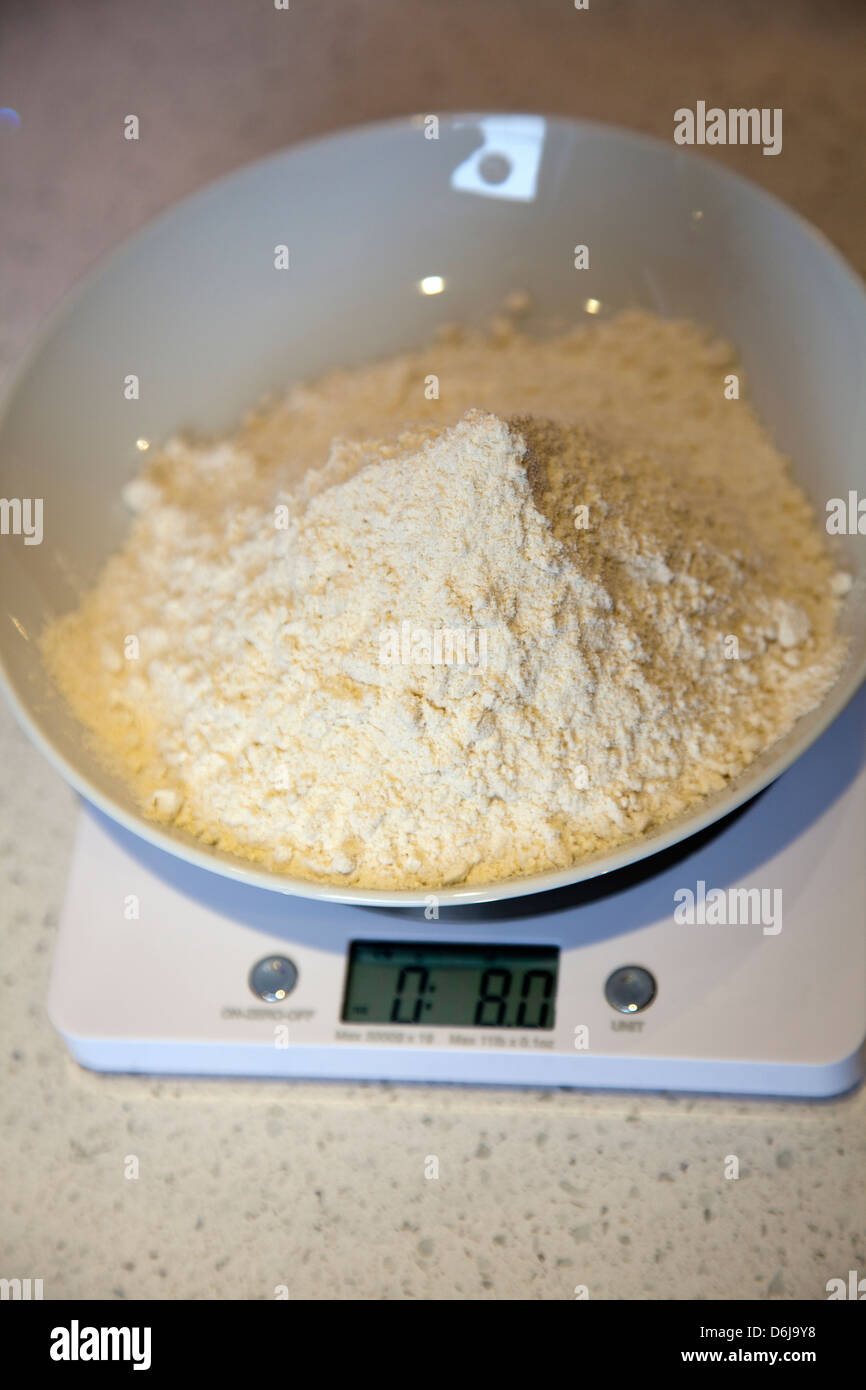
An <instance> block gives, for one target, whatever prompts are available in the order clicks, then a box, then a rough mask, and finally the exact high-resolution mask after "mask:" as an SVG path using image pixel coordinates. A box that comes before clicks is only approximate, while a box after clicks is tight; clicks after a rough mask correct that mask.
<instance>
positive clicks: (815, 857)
mask: <svg viewBox="0 0 866 1390" xmlns="http://www.w3.org/2000/svg"><path fill="white" fill-rule="evenodd" d="M864 846H866V688H864V689H863V690H861V691H860V693H859V694H858V696H857V697H856V698H855V699H854V700H853V701H852V703H851V704H850V705H849V706H848V708H847V709H846V710H845V711H844V712H843V714H842V715H841V716H840V717H839V718H838V719H837V720H836V722H835V723H834V724H833V725H832V727H831V728H830V729H829V730H828V731H827V732H826V733H825V734H824V735H823V737H822V738H821V739H820V740H819V741H818V742H817V743H816V744H814V745H813V747H812V748H811V749H810V750H809V751H808V752H807V753H806V754H805V755H804V756H803V757H802V758H800V759H799V760H798V761H797V762H796V763H795V764H794V766H793V767H792V768H790V769H789V770H788V771H787V772H786V773H785V774H784V775H783V776H782V777H781V778H780V779H779V780H778V781H777V782H775V783H774V784H773V785H772V786H771V787H770V788H769V789H768V790H767V791H765V792H764V793H763V794H762V795H760V796H758V797H757V798H755V799H754V800H753V801H751V802H750V803H749V804H748V805H747V806H746V807H745V808H742V809H741V810H740V811H738V812H735V813H734V814H733V815H732V816H729V817H727V819H726V820H725V821H724V822H720V823H719V824H718V825H716V826H714V827H711V829H710V830H708V831H705V832H702V833H701V835H699V836H695V837H693V838H692V839H690V840H688V841H686V842H684V843H683V844H681V845H678V846H676V847H674V848H673V849H672V850H668V851H665V852H664V853H662V854H660V855H656V856H653V858H651V859H649V860H645V861H643V862H642V863H639V864H637V865H633V866H630V867H629V868H627V869H625V870H621V871H617V872H616V873H611V874H608V875H606V876H605V877H603V878H599V879H595V880H590V881H589V882H587V883H583V884H577V885H574V886H573V887H571V888H568V889H563V890H558V891H556V892H552V893H546V894H538V895H535V896H532V897H528V898H527V897H524V898H516V899H512V900H510V901H506V902H500V903H493V904H490V905H487V906H474V907H462V908H449V909H444V908H443V909H442V910H441V912H440V915H439V916H438V918H437V917H435V916H433V915H425V909H424V908H417V909H415V908H400V909H393V908H392V909H386V908H369V907H358V906H345V905H339V904H334V903H329V902H323V901H316V900H311V899H305V898H298V897H290V896H287V895H284V894H281V893H275V892H269V891H268V890H266V889H260V888H251V887H248V886H246V885H244V884H242V883H239V882H236V881H234V880H232V879H227V878H223V877H221V876H219V875H217V874H214V873H211V872H208V871H206V870H202V869H198V868H195V867H193V866H191V865H189V864H186V863H184V862H183V861H181V860H179V859H176V858H174V857H173V856H171V855H167V854H165V853H164V852H162V851H160V850H157V849H155V848H153V847H152V846H151V845H149V844H148V843H146V842H145V841H143V840H140V839H138V838H137V837H136V836H134V835H132V834H130V833H129V832H127V831H125V830H123V829H122V828H120V827H119V826H117V825H115V824H114V823H113V822H111V821H109V820H108V819H106V818H105V817H104V816H102V815H101V814H100V813H98V812H96V811H94V810H92V809H91V808H89V807H86V808H84V809H83V810H82V814H81V819H80V825H79V832H78V841H77V846H76V851H75V857H74V862H73V866H72V871H71V876H70V880H69V885H68V890H67V895H66V901H65V904H64V908H63V913H62V918H61V924H60V934H59V942H58V946H57V951H56V955H55V959H54V968H53V974H52V980H51V986H50V994H49V1001H48V1008H49V1013H50V1016H51V1019H52V1021H53V1023H54V1025H55V1027H56V1028H57V1029H58V1031H59V1032H60V1033H61V1035H62V1036H63V1038H64V1039H65V1041H66V1043H67V1046H68V1047H69V1050H70V1051H71V1053H72V1055H73V1056H74V1057H75V1058H76V1059H77V1060H78V1061H79V1062H80V1063H82V1064H83V1065H84V1066H86V1067H92V1068H95V1069H97V1070H100V1071H122V1072H149V1073H154V1072H158V1073H170V1074H180V1073H193V1074H218V1075H233V1076H270V1077H285V1078H292V1077H298V1078H301V1077H306V1078H317V1077H318V1078H332V1079H343V1080H347V1079H353V1080H354V1079H357V1080H391V1081H446V1082H472V1083H493V1084H514V1085H531V1086H539V1085H546V1086H547V1085H549V1086H578V1087H581V1086H583V1087H585V1086H593V1087H626V1088H642V1089H674V1090H690V1091H725V1092H751V1093H758V1094H769V1095H790V1096H827V1095H834V1094H837V1093H838V1092H840V1091H844V1090H846V1089H848V1088H849V1087H851V1086H853V1085H855V1084H856V1083H857V1082H858V1081H859V1080H860V1079H861V1078H862V1075H863V1069H864V1037H866V908H864V902H866V853H864ZM719 890H720V891H719ZM741 890H744V891H741ZM427 911H428V913H429V912H431V909H429V908H428V909H427ZM689 916H690V917H691V920H684V919H685V918H686V917H689ZM719 919H721V920H719Z"/></svg>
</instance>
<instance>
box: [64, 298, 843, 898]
mask: <svg viewBox="0 0 866 1390" xmlns="http://www.w3.org/2000/svg"><path fill="white" fill-rule="evenodd" d="M658 325H659V321H657V320H652V319H648V318H646V317H645V316H628V317H627V318H626V319H625V321H623V320H620V321H619V323H618V324H612V325H605V326H603V329H602V331H601V332H598V331H596V333H595V335H594V338H595V352H594V351H593V338H592V336H590V339H589V342H587V341H586V338H585V337H583V338H582V337H581V336H580V335H569V336H567V337H566V338H565V339H562V340H559V341H554V342H553V343H552V344H546V345H544V348H543V351H542V349H541V348H538V349H536V348H535V347H534V346H532V345H530V344H528V343H527V342H526V341H525V340H523V339H521V338H520V337H519V335H509V334H503V333H502V332H500V339H499V341H498V343H490V342H482V341H481V340H466V339H465V338H462V337H460V336H459V335H455V336H454V337H453V339H452V340H451V341H450V342H446V343H443V344H441V345H440V347H439V348H438V350H437V351H436V352H435V353H434V354H433V356H434V358H435V365H436V366H438V367H439V375H440V380H442V379H443V377H444V380H445V381H446V382H447V381H449V380H450V379H452V373H453V381H454V382H455V386H454V389H453V390H452V391H451V393H450V400H449V402H448V405H447V407H444V408H443V407H439V406H438V404H436V405H433V406H432V407H431V406H427V405H425V406H422V405H421V404H420V402H421V399H422V393H418V398H417V399H416V400H413V401H409V400H407V395H408V394H409V393H410V391H411V385H412V382H413V381H415V380H417V379H418V374H419V372H420V373H421V376H422V378H424V379H426V376H425V373H424V371H423V369H424V367H425V366H426V367H428V368H429V367H430V365H431V362H430V358H429V357H428V359H427V360H426V361H425V360H424V358H423V355H421V354H418V355H416V357H415V358H414V359H413V358H403V359H400V360H399V361H397V362H395V363H391V364H379V365H377V366H376V367H373V368H366V369H359V370H358V371H357V372H355V373H343V374H334V376H332V377H331V378H330V379H326V380H325V382H324V383H320V384H318V385H316V384H314V385H313V386H312V387H308V388H302V389H300V388H299V389H298V390H297V391H296V392H294V393H293V395H292V396H290V397H289V400H288V402H287V403H285V404H281V405H280V406H278V407H276V408H275V409H272V410H271V411H269V412H265V414H263V415H261V416H259V417H254V418H252V419H251V420H250V421H248V422H247V425H246V427H245V430H244V431H243V432H241V434H240V435H239V436H238V437H237V438H236V439H235V440H234V441H232V442H229V443H225V444H222V445H219V446H216V447H214V446H208V445H201V444H199V445H196V444H192V443H189V442H181V441H173V442H172V443H171V444H170V445H169V447H168V448H167V449H166V450H165V451H164V452H163V453H162V454H161V455H160V456H159V458H158V459H157V461H156V462H155V464H154V465H152V466H151V467H150V468H149V470H148V471H147V473H146V474H145V476H144V477H143V478H142V479H140V480H138V481H137V482H135V483H133V484H131V485H130V487H129V488H128V489H127V494H126V496H127V501H128V502H129V505H130V507H131V508H132V509H133V511H134V512H135V513H136V519H135V522H134V524H133V527H132V531H131V535H130V538H129V541H128V544H127V546H126V548H125V549H124V551H123V552H122V553H121V554H120V555H118V556H115V557H114V558H113V559H112V560H111V561H110V562H109V565H108V566H107V568H106V570H105V572H104V574H103V576H102V578H101V580H100V583H99V584H98V586H97V588H96V589H95V590H94V591H93V592H92V593H90V594H89V595H87V596H86V597H85V599H84V601H83V603H82V604H81V606H80V608H78V609H77V610H76V611H75V612H74V613H72V614H69V615H67V616H66V617H64V618H62V619H60V620H59V621H57V622H56V623H54V624H53V625H52V626H51V627H50V628H49V629H48V631H47V632H46V634H45V636H44V640H43V649H44V652H45V655H46V659H47V661H48V663H49V666H50V669H51V670H52V671H53V673H54V675H55V677H56V679H57V681H58V683H59V685H60V687H61V689H62V690H63V692H64V693H65V695H66V696H67V698H68V699H69V701H70V702H71V704H72V706H73V708H74V709H75V711H76V713H77V714H78V715H79V717H80V718H81V719H82V720H83V721H84V722H85V723H86V724H87V725H88V727H89V728H90V730H91V731H92V733H93V736H94V737H95V739H96V740H97V746H98V747H99V749H100V751H101V752H102V754H103V756H104V757H105V758H106V759H107V760H109V761H110V762H111V763H112V764H113V766H114V767H115V768H116V769H117V770H119V771H120V772H121V773H122V775H124V776H125V777H126V778H127V779H128V780H129V781H130V782H131V783H132V784H133V785H134V787H135V789H136V793H137V795H138V798H139V800H140V802H141V804H142V805H143V806H144V807H145V809H146V810H147V811H148V812H149V813H150V814H151V815H153V816H155V817H158V818H161V819H163V820H171V821H174V822H175V823H176V824H178V825H179V826H181V827H184V828H186V829H188V830H189V831H191V832H192V833H194V834H195V835H197V836H198V837H200V838H201V839H202V840H204V841H206V842H208V843H211V844H215V845H218V846H220V847H221V848H223V849H227V850H230V851H233V852H235V853H237V854H239V855H241V856H244V857H246V858H249V859H253V860H258V861H260V862H262V863H264V864H267V865H269V866H275V867H277V868H280V869H283V870H285V871H286V872H288V873H293V874H298V875H301V876H304V877H310V878H318V879H326V880H331V881H338V882H342V883H346V884H358V885H366V886H376V887H404V886H407V887H408V886H431V887H435V886H436V885H442V884H450V883H457V882H463V881H466V882H471V883H477V882H483V881H485V880H488V879H491V878H498V877H501V876H509V875H516V874H525V873H530V872H533V871H535V870H539V869H543V868H549V867H552V866H564V865H568V864H570V863H572V862H574V861H575V860H577V859H579V858H581V857H583V856H585V855H588V854H591V853H593V852H595V851H597V850H600V849H603V848H609V847H611V846H613V845H615V844H617V843H619V842H622V841H625V840H627V839H629V838H631V837H633V836H636V835H640V834H641V833H643V832H645V831H646V830H647V829H649V828H651V827H654V826H656V825H658V824H660V823H662V822H664V821H665V820H667V819H669V818H670V817H672V816H674V815H676V814H677V813H679V812H681V811H683V810H684V809H686V808H687V807H689V806H691V805H693V804H694V803H695V802H696V801H697V800H699V799H700V798H701V797H703V796H705V795H706V794H707V793H709V792H712V791H713V790H715V789H717V788H721V787H723V786H724V784H725V782H726V781H727V780H728V779H729V778H731V777H732V776H735V775H736V774H737V773H738V772H740V771H741V770H742V769H743V768H744V767H745V766H746V765H747V764H748V763H749V762H751V761H752V760H753V759H754V757H755V756H756V755H757V754H758V753H759V752H760V751H762V749H764V748H766V747H767V746H768V745H770V744H771V743H773V742H774V741H775V740H776V739H777V738H779V737H780V736H781V735H782V734H784V733H785V732H786V731H787V730H788V729H789V728H790V727H791V725H792V724H793V723H794V721H795V720H796V719H797V718H798V716H799V715H801V714H802V713H804V712H805V711H806V710H807V709H809V708H810V707H812V706H813V705H814V704H815V703H816V702H817V701H818V700H819V699H820V698H821V696H822V695H823V693H824V692H825V690H826V689H827V687H828V686H829V684H830V683H831V682H832V680H833V678H834V676H835V674H836V672H837V670H838V667H839V664H840V662H841V659H842V654H843V652H842V644H841V642H840V641H839V640H838V639H837V637H836V636H835V635H834V616H835V608H836V604H837V598H836V597H835V593H836V592H839V591H841V590H842V589H843V588H844V584H845V580H844V577H840V576H838V575H835V574H834V567H833V565H832V563H831V560H830V559H829V557H828V555H827V554H826V553H825V548H824V543H823V538H822V536H821V533H820V531H819V529H818V526H817V523H816V522H815V520H814V518H813V516H812V514H811V512H810V509H809V506H808V504H807V502H806V500H805V498H804V497H803V496H802V494H801V493H800V492H799V491H798V489H797V488H796V487H795V485H794V484H793V482H792V481H791V480H790V478H789V477H788V475H787V471H786V468H785V464H784V460H782V459H781V458H780V456H779V455H778V454H776V452H775V451H774V450H773V449H772V446H771V445H770V443H769V441H768V440H767V439H766V437H765V436H764V434H763V432H762V431H761V429H760V426H759V425H758V423H757V421H755V419H754V417H753V416H752V414H751V412H750V410H749V407H748V406H747V405H746V403H745V402H736V403H734V402H728V401H724V398H723V395H722V389H721V382H722V376H723V371H724V370H730V366H729V365H727V366H726V363H728V364H729V353H728V352H727V350H726V349H724V348H723V347H722V348H720V347H719V346H718V345H707V343H706V342H705V340H703V339H702V338H700V336H699V335H698V334H697V331H696V330H694V329H691V328H689V327H688V326H687V325H664V326H662V327H659V326H658ZM660 345H662V346H665V347H666V348H667V351H666V352H662V353H661V355H659V352H660ZM689 349H691V356H689V355H688V350H689ZM536 352H538V353H541V355H542V356H544V355H545V354H546V356H547V359H548V364H549V365H551V366H552V367H553V368H555V369H554V370H553V372H552V377H551V376H549V375H548V376H547V377H545V374H544V370H543V365H542V366H540V365H539V363H538V361H537V359H536V361H535V365H534V366H533V365H532V362H533V353H536ZM617 355H619V360H620V372H619V388H620V396H619V399H618V400H617V402H616V405H615V407H614V405H613V403H612V402H611V404H606V403H605V393H607V396H608V397H610V395H611V392H612V391H613V390H614V389H615V388H616V381H614V382H611V380H610V379H609V372H610V369H611V363H612V361H614V362H615V360H616V358H617ZM675 356H676V358H677V359H678V360H677V362H676V363H675ZM683 362H685V363H688V364H689V365H686V366H682V365H679V364H681V363H683ZM449 363H450V364H451V366H450V368H449ZM443 366H444V372H443ZM594 372H596V373H598V375H597V378H596V380H597V383H598V385H599V391H598V392H597V393H596V394H595V397H594V396H593V392H592V384H593V373H594ZM604 373H608V375H607V376H605V377H604V383H605V384H604V388H603V389H602V379H603V374H604ZM518 377H519V378H520V379H519V381H518ZM509 380H510V381H511V386H512V389H511V390H510V391H509ZM503 382H504V385H503ZM456 383H459V385H457V384H456ZM503 397H508V398H509V399H511V400H512V401H514V402H515V404H516V405H517V407H518V409H519V410H520V411H521V412H523V413H520V414H514V413H508V412H505V413H504V415H505V418H504V417H503V413H502V412H501V404H502V399H503ZM599 398H600V399H599ZM471 400H476V401H480V402H482V403H483V404H484V405H485V406H486V405H488V402H490V405H492V407H494V408H486V409H482V408H470V409H468V410H467V409H466V406H467V405H468V404H469V403H470V401H471ZM720 402H723V404H722V405H721V408H720ZM335 403H336V405H337V406H338V407H339V408H338V409H336V410H335V409H334V407H335ZM496 407H499V409H500V413H495V408H496ZM407 419H410V420H412V421H413V423H412V425H411V427H410V428H409V429H404V430H403V432H402V433H400V432H399V427H400V425H401V424H405V422H406V420H407ZM575 419H578V420H579V421H580V423H574V420H575ZM722 423H723V424H724V430H723V437H722V439H721V440H720V438H719V435H718V427H719V425H721V424H722ZM351 426H354V427H355V428H356V431H357V433H356V440H358V439H360V437H361V431H364V430H365V427H366V430H370V429H371V428H372V429H375V430H377V434H378V437H373V438H366V439H362V440H361V442H351V438H350V428H347V427H351ZM337 429H339V430H341V435H340V437H338V438H336V439H334V440H333V442H332V443H330V447H328V446H327V445H326V442H325V441H326V440H327V439H328V438H329V435H330V434H333V433H334V432H335V430H337ZM744 447H745V450H746V452H745V454H744V453H743V452H742V450H743V448H744ZM732 449H736V450H739V452H738V453H737V454H736V458H734V457H733V454H732V452H731V450H732ZM316 464H318V467H315V466H313V467H311V465H316ZM746 476H748V478H749V486H748V487H744V486H743V482H744V477H746Z"/></svg>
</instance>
